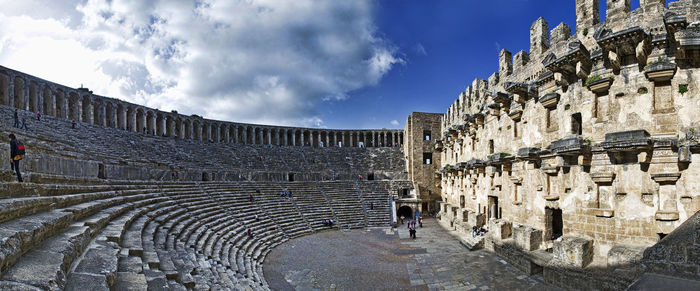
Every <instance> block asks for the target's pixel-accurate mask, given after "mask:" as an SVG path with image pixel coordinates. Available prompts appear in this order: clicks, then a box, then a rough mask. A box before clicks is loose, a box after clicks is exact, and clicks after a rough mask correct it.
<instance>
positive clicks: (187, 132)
mask: <svg viewBox="0 0 700 291" xmlns="http://www.w3.org/2000/svg"><path fill="white" fill-rule="evenodd" d="M184 124H185V132H184V136H185V139H192V123H191V122H190V120H189V119H186V120H185V121H184Z"/></svg>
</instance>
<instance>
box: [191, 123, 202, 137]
mask: <svg viewBox="0 0 700 291" xmlns="http://www.w3.org/2000/svg"><path fill="white" fill-rule="evenodd" d="M192 132H193V133H194V134H193V136H194V139H195V140H202V126H201V125H200V123H199V120H195V121H193V122H192Z"/></svg>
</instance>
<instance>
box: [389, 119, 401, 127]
mask: <svg viewBox="0 0 700 291" xmlns="http://www.w3.org/2000/svg"><path fill="white" fill-rule="evenodd" d="M390 123H391V125H393V126H399V121H398V120H396V119H394V120H392V121H391V122H390Z"/></svg>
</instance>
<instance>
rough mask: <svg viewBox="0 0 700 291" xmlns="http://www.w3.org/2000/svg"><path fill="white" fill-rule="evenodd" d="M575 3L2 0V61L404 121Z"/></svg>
mask: <svg viewBox="0 0 700 291" xmlns="http://www.w3.org/2000/svg"><path fill="white" fill-rule="evenodd" d="M600 2H601V3H600V5H601V7H602V8H601V9H600V11H601V14H604V13H605V9H604V6H605V1H604V0H600ZM668 2H670V1H668ZM574 3H575V1H574V0H556V1H554V0H493V1H467V0H465V1H456V0H455V1H447V0H431V1H417V0H406V1H398V0H387V1H378V0H353V1H322V0H295V1H285V0H250V1H232V0H178V1H174V0H151V1H134V0H64V1H53V0H24V1H14V0H0V6H1V7H3V9H2V10H1V11H0V23H3V25H2V26H0V65H3V66H6V67H10V68H13V69H17V70H20V71H23V72H26V73H29V74H32V75H35V76H38V77H41V78H44V79H47V80H50V81H53V82H56V83H59V84H63V85H67V86H70V87H76V88H77V87H79V86H80V85H85V86H86V87H88V88H90V89H91V90H93V91H94V92H95V93H96V94H100V95H103V96H110V97H116V98H119V99H122V100H127V101H129V102H134V103H137V104H142V105H146V106H149V107H154V108H158V109H161V110H164V111H170V110H177V111H178V112H180V113H183V114H198V115H202V116H204V117H206V118H212V119H219V120H228V121H237V122H250V123H262V124H273V125H290V126H307V127H326V128H383V127H384V128H403V126H404V123H405V120H406V117H407V116H408V114H410V113H411V112H413V111H422V112H444V111H445V110H446V108H447V107H448V106H449V105H450V104H451V103H452V102H453V101H454V99H456V98H457V96H458V94H459V92H461V91H462V90H464V89H465V88H466V87H467V86H468V85H469V84H471V82H472V80H473V79H474V78H484V79H485V78H487V77H488V76H489V75H491V74H492V73H493V72H495V71H496V70H497V66H498V52H499V51H500V49H501V48H505V49H507V50H509V51H511V52H512V53H513V54H515V53H517V52H518V51H520V50H527V49H528V48H529V28H530V26H531V24H532V22H534V21H535V20H536V19H537V18H538V17H540V16H542V17H544V18H545V19H546V20H547V22H548V23H549V28H550V30H551V29H552V28H554V27H555V26H556V25H558V24H559V23H561V22H565V23H567V24H568V25H569V26H570V27H571V28H572V31H573V30H574V27H575V19H576V15H575V6H574ZM637 7H639V0H633V1H632V9H635V8H637ZM603 19H604V15H603V16H601V20H603Z"/></svg>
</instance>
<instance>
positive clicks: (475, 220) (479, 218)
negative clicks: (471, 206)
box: [469, 211, 486, 227]
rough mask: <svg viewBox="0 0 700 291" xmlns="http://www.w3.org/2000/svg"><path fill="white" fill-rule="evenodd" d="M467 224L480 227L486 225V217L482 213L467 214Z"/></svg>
mask: <svg viewBox="0 0 700 291" xmlns="http://www.w3.org/2000/svg"><path fill="white" fill-rule="evenodd" d="M469 224H471V225H474V226H476V227H482V226H484V224H486V215H484V214H482V213H476V212H471V211H470V212H469Z"/></svg>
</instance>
